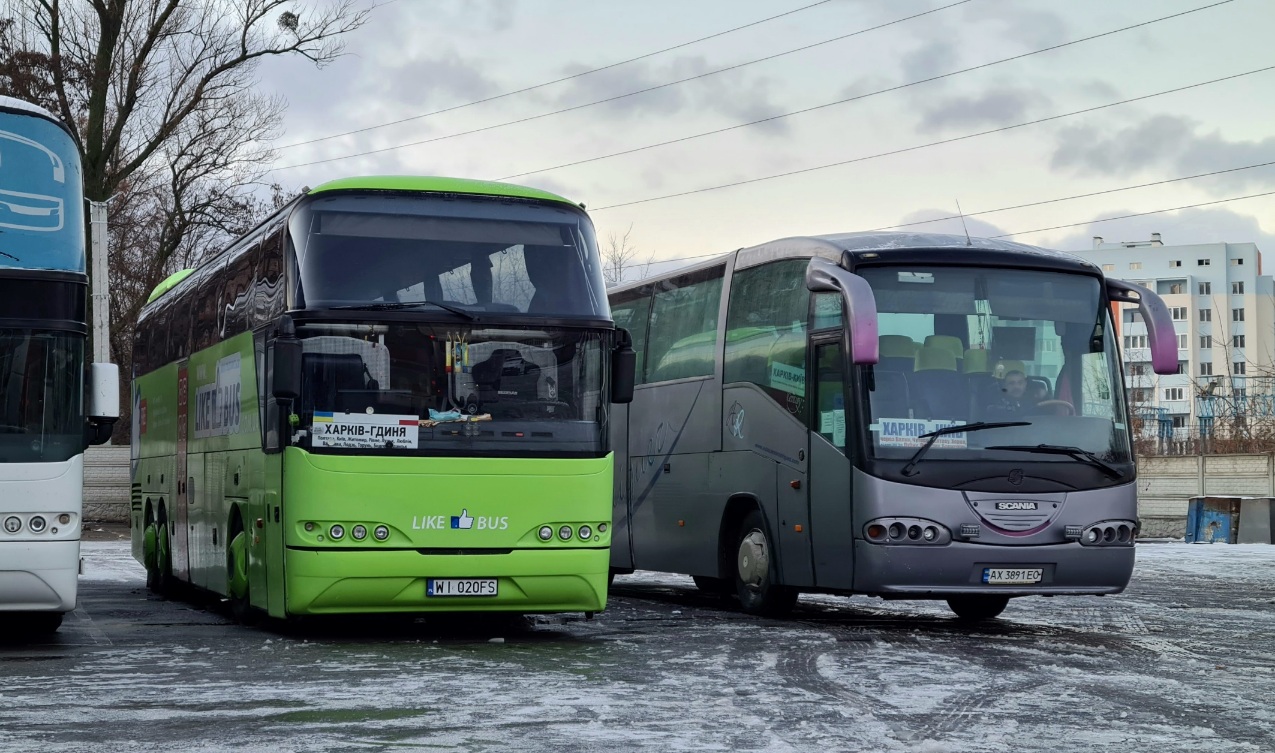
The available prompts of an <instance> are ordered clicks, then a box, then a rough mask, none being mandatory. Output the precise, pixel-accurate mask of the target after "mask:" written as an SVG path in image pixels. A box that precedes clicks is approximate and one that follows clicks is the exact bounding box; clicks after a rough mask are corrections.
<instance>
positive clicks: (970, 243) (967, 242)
mask: <svg viewBox="0 0 1275 753" xmlns="http://www.w3.org/2000/svg"><path fill="white" fill-rule="evenodd" d="M956 213H957V214H959V215H960V216H961V228H962V229H964V230H965V245H967V246H973V245H974V241H972V240H970V229H969V228H968V227H965V212H962V211H961V200H960V199H957V200H956Z"/></svg>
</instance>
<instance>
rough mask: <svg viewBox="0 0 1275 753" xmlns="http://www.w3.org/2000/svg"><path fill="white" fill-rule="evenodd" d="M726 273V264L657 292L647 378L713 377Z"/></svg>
mask: <svg viewBox="0 0 1275 753" xmlns="http://www.w3.org/2000/svg"><path fill="white" fill-rule="evenodd" d="M724 272H725V267H724V266H717V267H712V268H710V269H705V270H700V271H698V272H693V273H691V274H688V275H685V276H683V277H679V278H676V279H674V280H668V281H666V282H665V283H664V284H663V289H662V290H659V291H657V292H656V293H655V295H654V298H653V300H652V303H651V329H650V333H649V334H648V338H649V339H648V353H647V356H646V364H647V369H646V371H647V377H646V380H645V381H648V382H662V381H667V380H672V379H685V378H687V377H697V376H712V374H713V368H714V364H715V363H716V360H717V359H716V354H717V317H718V312H719V310H720V308H721V301H722V274H723V273H724Z"/></svg>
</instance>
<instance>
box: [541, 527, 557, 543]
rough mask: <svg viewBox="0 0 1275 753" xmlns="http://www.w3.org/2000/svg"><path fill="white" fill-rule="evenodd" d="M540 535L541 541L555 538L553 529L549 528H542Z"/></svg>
mask: <svg viewBox="0 0 1275 753" xmlns="http://www.w3.org/2000/svg"><path fill="white" fill-rule="evenodd" d="M538 535H539V536H540V540H541V541H548V540H549V539H552V538H553V529H552V528H550V527H549V526H540V533H539V534H538Z"/></svg>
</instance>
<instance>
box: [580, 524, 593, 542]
mask: <svg viewBox="0 0 1275 753" xmlns="http://www.w3.org/2000/svg"><path fill="white" fill-rule="evenodd" d="M580 538H582V539H584V540H585V541H588V540H589V539H591V538H593V529H592V528H590V527H589V526H580Z"/></svg>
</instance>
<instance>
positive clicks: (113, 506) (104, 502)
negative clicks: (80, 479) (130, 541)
mask: <svg viewBox="0 0 1275 753" xmlns="http://www.w3.org/2000/svg"><path fill="white" fill-rule="evenodd" d="M128 474H129V450H128V447H127V446H122V447H121V446H118V445H102V446H97V447H90V448H89V449H88V450H87V451H86V452H85V453H84V519H85V520H86V521H93V522H99V523H127V522H128V510H129V483H130V481H129V477H128Z"/></svg>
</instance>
